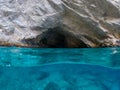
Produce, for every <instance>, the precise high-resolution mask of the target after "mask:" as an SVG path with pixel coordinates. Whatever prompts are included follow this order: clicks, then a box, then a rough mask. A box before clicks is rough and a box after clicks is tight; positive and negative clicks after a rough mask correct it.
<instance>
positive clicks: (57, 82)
mask: <svg viewBox="0 0 120 90" xmlns="http://www.w3.org/2000/svg"><path fill="white" fill-rule="evenodd" d="M0 90H120V48H119V47H113V48H71V49H68V48H19V47H0Z"/></svg>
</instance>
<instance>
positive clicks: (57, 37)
mask: <svg viewBox="0 0 120 90" xmlns="http://www.w3.org/2000/svg"><path fill="white" fill-rule="evenodd" d="M39 46H42V47H48V48H65V47H67V43H66V36H65V35H64V33H63V32H62V30H61V28H58V27H57V28H53V29H48V31H46V32H44V33H43V34H42V35H41V38H40V43H39Z"/></svg>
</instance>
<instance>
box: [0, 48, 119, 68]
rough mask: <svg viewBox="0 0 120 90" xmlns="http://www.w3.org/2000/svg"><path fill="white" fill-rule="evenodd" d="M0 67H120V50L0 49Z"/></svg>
mask: <svg viewBox="0 0 120 90" xmlns="http://www.w3.org/2000/svg"><path fill="white" fill-rule="evenodd" d="M0 51H1V53H0V66H40V65H44V64H51V63H61V62H67V63H68V62H69V63H71V62H72V63H73V62H74V63H82V64H94V65H102V66H107V67H120V48H118V47H116V48H81V49H78V48H76V49H67V48H63V49H62V48H60V49H51V48H47V49H40V48H16V47H0Z"/></svg>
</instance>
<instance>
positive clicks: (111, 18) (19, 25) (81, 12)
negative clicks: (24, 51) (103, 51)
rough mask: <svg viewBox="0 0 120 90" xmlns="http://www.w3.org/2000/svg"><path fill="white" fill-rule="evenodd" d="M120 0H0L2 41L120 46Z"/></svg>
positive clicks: (33, 43)
mask: <svg viewBox="0 0 120 90" xmlns="http://www.w3.org/2000/svg"><path fill="white" fill-rule="evenodd" d="M119 29H120V0H0V45H15V46H38V47H103V46H120V30H119Z"/></svg>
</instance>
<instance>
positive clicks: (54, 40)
mask: <svg viewBox="0 0 120 90" xmlns="http://www.w3.org/2000/svg"><path fill="white" fill-rule="evenodd" d="M23 41H24V42H25V43H27V44H28V45H31V46H37V47H41V48H87V47H88V45H86V43H84V41H83V40H81V39H80V37H78V36H76V35H74V34H73V33H71V32H69V31H66V30H64V29H62V28H61V27H55V28H49V29H48V30H47V31H45V32H43V33H42V34H40V35H38V36H37V37H36V38H33V39H25V40H23Z"/></svg>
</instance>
